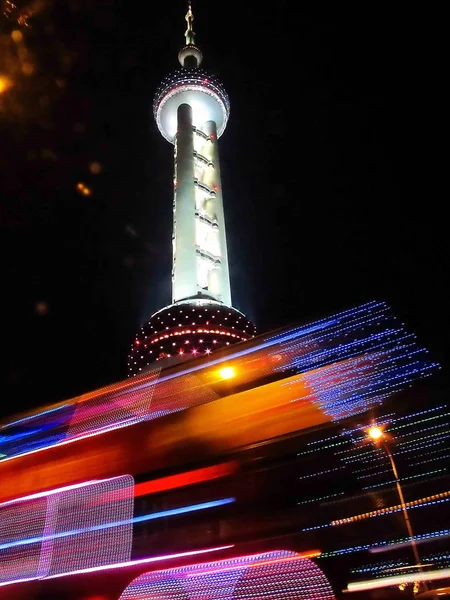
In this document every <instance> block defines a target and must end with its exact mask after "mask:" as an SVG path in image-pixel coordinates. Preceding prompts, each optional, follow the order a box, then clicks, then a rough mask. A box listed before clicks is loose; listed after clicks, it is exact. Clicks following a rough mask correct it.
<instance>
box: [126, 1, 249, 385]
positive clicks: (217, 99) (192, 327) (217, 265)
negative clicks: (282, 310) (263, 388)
mask: <svg viewBox="0 0 450 600" xmlns="http://www.w3.org/2000/svg"><path fill="white" fill-rule="evenodd" d="M186 21H187V30H186V33H185V37H186V45H185V46H184V47H183V48H182V49H181V51H180V53H179V55H178V59H179V61H180V64H181V69H178V70H177V71H175V72H174V73H172V74H171V75H169V76H168V77H167V78H166V79H165V80H164V81H163V82H162V84H161V85H160V87H159V88H158V90H157V93H156V96H155V100H154V103H153V114H154V117H155V121H156V123H157V126H158V129H159V131H160V132H161V134H162V135H163V137H164V138H165V139H166V140H167V141H169V142H170V143H172V144H173V145H174V178H173V186H174V202H173V235H172V247H173V266H172V304H171V305H170V306H167V307H165V308H163V309H161V310H159V311H158V312H157V313H155V314H154V315H152V317H151V318H150V320H149V321H148V322H147V323H146V324H145V325H144V326H143V327H142V328H141V329H140V331H139V332H138V333H137V335H136V338H135V340H134V342H133V344H132V347H131V352H130V354H129V356H128V374H129V375H137V374H139V372H141V371H142V370H143V369H145V367H146V366H147V365H149V364H150V363H152V362H154V361H155V360H159V359H161V358H172V359H173V357H175V356H177V357H183V358H186V357H187V356H189V357H195V356H198V355H202V354H205V353H206V354H209V353H210V352H212V351H214V350H215V349H218V348H220V347H223V346H226V345H229V344H231V343H233V342H238V341H241V340H244V339H248V338H249V337H252V336H253V335H254V333H255V328H254V326H253V325H252V323H251V322H250V321H249V320H248V319H247V318H246V317H245V316H244V315H243V314H242V313H241V312H239V311H238V310H236V309H235V308H233V307H232V306H231V290H230V275H229V268H228V254H227V242H226V235H225V218H224V210H223V198H222V182H221V177H220V163H219V148H218V139H219V137H220V136H221V135H222V133H223V132H224V130H225V127H226V125H227V121H228V117H229V113H230V105H229V101H228V96H227V93H226V91H225V89H224V88H223V86H222V84H221V83H220V82H219V81H218V79H217V78H216V77H214V76H213V75H211V74H210V73H208V72H206V71H204V70H203V69H200V68H199V65H200V63H201V62H202V58H203V57H202V53H201V52H200V50H199V49H198V48H197V46H196V45H195V43H194V32H193V29H192V22H193V15H192V10H191V7H190V6H189V10H188V13H187V15H186Z"/></svg>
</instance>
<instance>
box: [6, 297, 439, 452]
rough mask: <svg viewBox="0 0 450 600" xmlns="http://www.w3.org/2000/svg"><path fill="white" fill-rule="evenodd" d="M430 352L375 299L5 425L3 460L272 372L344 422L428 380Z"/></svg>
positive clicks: (256, 381)
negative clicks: (296, 377)
mask: <svg viewBox="0 0 450 600" xmlns="http://www.w3.org/2000/svg"><path fill="white" fill-rule="evenodd" d="M425 354H426V352H425V351H424V350H423V349H421V348H420V347H418V346H417V345H416V342H415V340H414V336H412V335H411V334H408V333H406V332H405V331H404V329H403V328H402V327H401V326H399V325H398V323H397V322H396V319H395V317H393V316H392V314H391V313H390V311H389V309H388V307H387V306H386V305H385V304H384V303H382V302H369V303H367V304H364V305H362V306H359V307H357V308H355V309H351V310H348V311H343V312H341V313H338V314H336V315H334V316H333V317H332V318H327V319H321V320H319V321H316V322H314V323H310V324H307V325H303V326H301V327H294V328H289V329H285V330H283V331H281V332H277V333H276V334H273V333H272V334H268V335H263V336H259V337H258V338H254V339H253V340H251V341H247V342H242V343H240V344H238V345H237V346H232V347H230V348H228V349H227V350H224V351H220V352H219V353H217V354H216V355H212V357H206V358H201V359H196V360H192V361H191V362H190V363H189V366H186V364H182V365H179V366H177V367H172V368H166V369H164V370H163V371H160V369H159V368H156V369H155V370H153V371H150V372H149V373H147V374H144V375H140V376H138V377H135V378H133V379H131V380H126V381H124V382H119V383H116V384H112V385H110V386H107V387H105V388H102V389H100V390H96V391H94V392H91V393H89V394H85V395H83V396H80V397H78V398H75V399H73V400H70V401H68V402H65V403H64V404H62V405H59V406H56V407H50V408H49V409H48V410H45V411H43V412H41V413H37V414H33V415H27V416H25V417H24V418H22V419H19V420H15V421H14V422H12V423H7V424H5V425H3V426H2V427H1V429H0V433H1V437H0V460H3V461H4V460H11V459H13V458H15V457H17V456H20V455H24V454H29V453H32V452H38V451H41V450H43V449H46V448H49V447H52V446H55V445H63V444H68V443H72V442H74V441H77V440H80V439H84V438H86V437H91V436H94V435H99V434H101V433H106V432H108V431H112V430H114V429H119V428H122V427H128V426H130V425H133V424H135V423H137V422H140V421H148V420H152V419H155V418H160V417H162V416H165V415H168V414H172V413H174V412H177V411H180V410H185V409H187V408H192V407H194V406H199V405H201V404H205V403H209V402H212V401H214V400H216V399H218V398H220V397H224V396H226V395H229V394H231V393H232V392H233V388H232V386H242V385H246V386H250V385H252V386H253V387H256V386H258V385H261V383H262V381H263V379H264V378H265V377H267V376H272V377H273V376H278V377H279V378H283V377H286V376H290V375H292V374H293V373H298V374H300V375H302V377H303V379H302V381H303V384H304V385H307V386H308V387H309V389H310V396H309V398H310V401H311V402H312V403H313V404H314V405H317V407H318V408H319V410H321V411H322V412H323V413H324V414H325V415H327V417H328V418H329V419H333V420H339V419H342V418H344V417H348V416H351V415H354V414H358V413H360V412H364V411H366V410H369V409H370V408H371V407H372V406H374V405H376V404H379V403H381V402H382V401H383V399H384V398H386V397H387V396H388V395H390V394H392V393H393V392H396V391H398V390H400V389H402V388H403V387H405V386H406V385H408V384H410V383H411V382H412V381H414V380H415V379H418V378H421V377H424V376H426V375H428V374H430V373H431V371H432V370H433V369H434V368H436V367H437V365H436V364H435V363H433V362H431V361H430V360H429V359H428V358H427V357H426V355H425ZM224 379H225V380H226V383H227V385H224ZM228 382H230V384H229V385H228ZM291 384H292V381H289V382H288V385H291ZM301 398H302V400H305V395H304V394H303V395H302V397H301Z"/></svg>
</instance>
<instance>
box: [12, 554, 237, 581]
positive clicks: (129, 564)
mask: <svg viewBox="0 0 450 600" xmlns="http://www.w3.org/2000/svg"><path fill="white" fill-rule="evenodd" d="M230 548H234V544H230V545H228V546H215V547H212V548H202V549H201V550H190V551H188V552H177V553H174V554H161V555H159V556H149V557H147V558H140V559H138V560H130V561H125V562H119V563H114V564H110V565H101V566H97V567H90V568H86V569H78V570H77V571H70V572H67V573H58V574H56V575H49V576H48V577H43V579H58V578H60V577H68V576H69V575H83V574H87V573H97V572H99V571H110V570H116V569H127V568H130V567H135V566H137V565H145V564H151V563H154V562H163V561H165V560H174V559H176V558H186V557H189V556H197V555H198V556H200V555H202V554H209V553H212V552H220V551H221V550H229V549H230ZM35 579H36V578H35V577H29V578H24V579H15V580H14V581H5V582H1V583H0V587H4V586H6V585H13V584H16V583H23V582H25V581H35Z"/></svg>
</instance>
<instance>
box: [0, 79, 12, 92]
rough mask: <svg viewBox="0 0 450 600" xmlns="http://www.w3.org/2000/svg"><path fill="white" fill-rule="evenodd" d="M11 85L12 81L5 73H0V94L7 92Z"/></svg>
mask: <svg viewBox="0 0 450 600" xmlns="http://www.w3.org/2000/svg"><path fill="white" fill-rule="evenodd" d="M12 86H13V82H12V81H11V79H10V78H9V77H7V76H6V75H0V94H3V93H4V92H7V91H8V90H9V88H11V87H12Z"/></svg>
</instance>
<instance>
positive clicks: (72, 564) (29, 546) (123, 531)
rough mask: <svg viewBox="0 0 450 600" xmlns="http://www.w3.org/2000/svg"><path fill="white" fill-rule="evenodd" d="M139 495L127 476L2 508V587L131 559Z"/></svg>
mask: <svg viewBox="0 0 450 600" xmlns="http://www.w3.org/2000/svg"><path fill="white" fill-rule="evenodd" d="M133 492H134V480H133V477H131V476H130V475H124V476H122V477H116V478H113V479H107V480H104V481H89V482H84V483H82V484H79V485H73V486H68V487H65V488H60V489H57V490H51V491H49V492H45V493H41V494H33V495H31V496H28V497H25V498H18V499H16V500H14V501H11V502H5V503H3V504H0V583H7V582H11V581H17V580H23V579H37V578H43V577H47V576H50V575H55V574H58V573H62V572H65V571H68V570H69V571H73V570H78V569H83V568H86V567H88V566H89V567H95V566H99V565H104V564H107V563H116V562H122V561H126V560H130V557H131V543H132V535H133V528H132V522H133V521H132V519H133V501H134V493H133Z"/></svg>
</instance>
